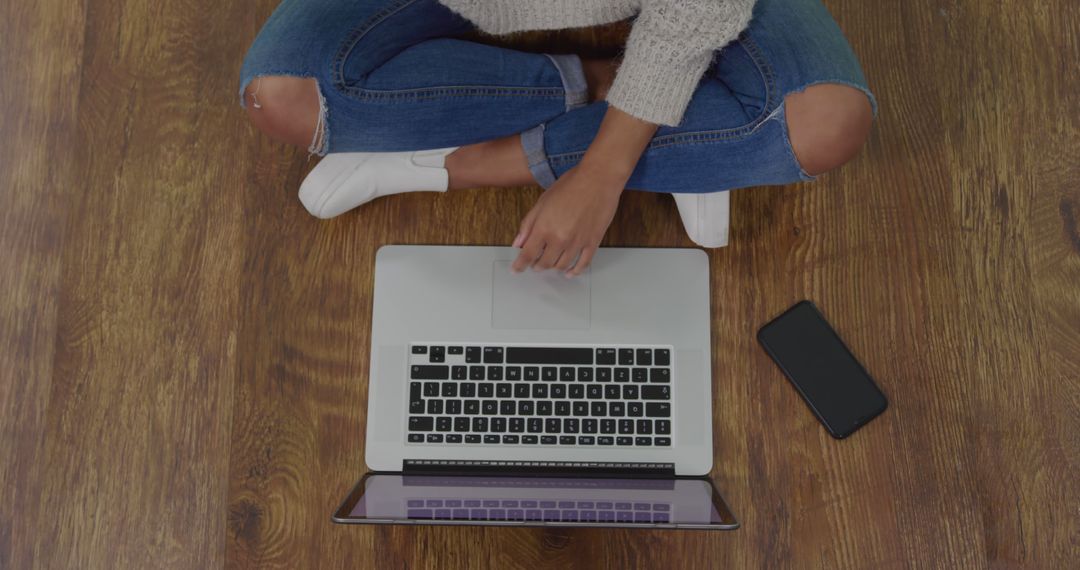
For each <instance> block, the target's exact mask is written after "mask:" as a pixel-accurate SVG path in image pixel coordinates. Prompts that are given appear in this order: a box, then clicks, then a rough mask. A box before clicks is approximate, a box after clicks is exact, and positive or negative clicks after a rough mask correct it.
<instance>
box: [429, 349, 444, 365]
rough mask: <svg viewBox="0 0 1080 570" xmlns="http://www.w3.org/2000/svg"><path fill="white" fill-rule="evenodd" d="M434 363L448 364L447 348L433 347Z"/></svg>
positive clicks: (431, 356) (432, 357)
mask: <svg viewBox="0 0 1080 570" xmlns="http://www.w3.org/2000/svg"><path fill="white" fill-rule="evenodd" d="M430 358H431V361H432V362H446V347H445V346H433V347H431V355H430Z"/></svg>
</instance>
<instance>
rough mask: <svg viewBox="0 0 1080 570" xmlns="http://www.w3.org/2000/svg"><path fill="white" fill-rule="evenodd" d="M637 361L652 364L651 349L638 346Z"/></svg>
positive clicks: (641, 363) (642, 363)
mask: <svg viewBox="0 0 1080 570" xmlns="http://www.w3.org/2000/svg"><path fill="white" fill-rule="evenodd" d="M637 363H638V364H640V365H642V366H652V349H651V348H639V349H637Z"/></svg>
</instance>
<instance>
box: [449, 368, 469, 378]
mask: <svg viewBox="0 0 1080 570" xmlns="http://www.w3.org/2000/svg"><path fill="white" fill-rule="evenodd" d="M468 376H469V367H468V366H451V367H450V377H451V378H453V379H454V380H464V379H465V378H468Z"/></svg>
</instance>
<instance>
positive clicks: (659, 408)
mask: <svg viewBox="0 0 1080 570" xmlns="http://www.w3.org/2000/svg"><path fill="white" fill-rule="evenodd" d="M645 416H646V417H650V418H669V417H671V404H669V403H667V402H649V403H648V404H645Z"/></svg>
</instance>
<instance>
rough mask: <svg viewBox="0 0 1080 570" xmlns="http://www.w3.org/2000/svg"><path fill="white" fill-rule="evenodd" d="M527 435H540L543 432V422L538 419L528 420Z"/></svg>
mask: <svg viewBox="0 0 1080 570" xmlns="http://www.w3.org/2000/svg"><path fill="white" fill-rule="evenodd" d="M528 428H529V433H540V432H542V431H544V420H542V419H540V418H529V419H528Z"/></svg>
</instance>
